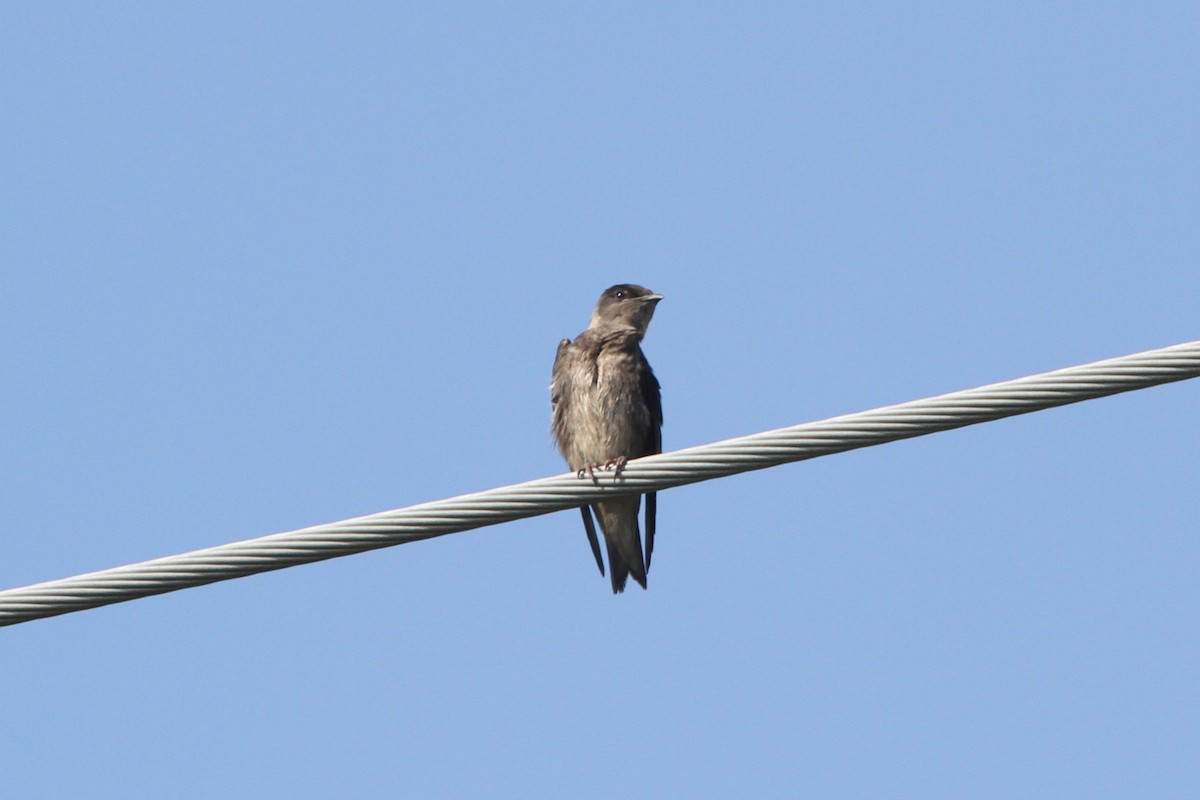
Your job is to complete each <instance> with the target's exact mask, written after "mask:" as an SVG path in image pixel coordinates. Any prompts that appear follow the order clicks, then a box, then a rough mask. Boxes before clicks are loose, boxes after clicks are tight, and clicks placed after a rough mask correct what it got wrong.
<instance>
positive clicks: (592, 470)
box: [575, 461, 604, 486]
mask: <svg viewBox="0 0 1200 800" xmlns="http://www.w3.org/2000/svg"><path fill="white" fill-rule="evenodd" d="M603 466H604V465H603V464H601V463H600V462H599V461H593V462H592V463H590V464H585V465H584V466H583V467H581V468H580V469H579V471H578V472H576V473H575V477H577V478H582V477H583V476H584V474H585V473H586V474H587V476H588V477H589V478H591V479H592V485H594V486H599V485H600V480H599V479H598V478H597V477H596V470H598V469H600V468H601V467H603Z"/></svg>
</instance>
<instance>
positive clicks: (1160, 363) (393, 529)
mask: <svg viewBox="0 0 1200 800" xmlns="http://www.w3.org/2000/svg"><path fill="white" fill-rule="evenodd" d="M1198 376H1200V341H1196V342H1187V343H1184V344H1178V345H1174V346H1172V347H1164V348H1161V349H1159V350H1149V351H1146V352H1144V353H1135V354H1133V355H1128V356H1122V357H1119V358H1112V359H1107V360H1105V361H1097V362H1094V363H1091V364H1084V365H1082V366H1078V367H1068V368H1066V369H1060V370H1056V371H1054V372H1046V373H1042V374H1039V375H1031V376H1029V377H1025V378H1018V379H1016V380H1011V381H1005V382H1003V383H996V384H991V385H989V386H981V387H978V388H975V389H967V390H964V391H959V392H952V393H950V394H944V395H938V396H936V397H929V398H925V399H922V400H914V401H911V402H908V403H901V404H899V405H893V406H885V407H882V408H876V409H873V410H870V411H862V412H858V413H855V414H846V415H843V416H838V417H832V418H829V419H825V420H819V421H817V422H808V423H804V424H802V425H794V426H791V427H788V428H780V429H778V430H772V431H765V432H762V433H756V434H752V435H750V436H742V437H739V438H736V439H727V440H725V441H721V442H714V443H712V444H706V445H701V446H698V447H689V448H686V449H683V450H676V451H673V452H670V453H663V454H661V455H657V456H649V457H646V458H641V459H637V460H635V461H631V462H629V464H628V465H627V467H626V468H625V471H624V472H623V473H622V479H621V481H620V482H619V483H618V482H615V481H614V480H613V479H612V478H611V477H610V476H609V475H605V476H604V477H602V478H601V480H600V485H599V486H593V485H592V483H591V482H590V481H585V480H579V479H578V478H577V477H576V476H575V475H573V474H567V475H558V476H554V477H550V478H541V479H539V480H534V481H528V482H526V483H519V484H514V485H512V486H503V487H500V488H497V489H491V490H488V491H485V492H477V493H475V494H466V495H461V496H458V497H452V498H448V499H445V500H437V501H433V502H429V503H421V504H419V505H415V506H409V507H407V508H401V509H396V510H393V511H384V512H381V513H378V514H371V515H368V516H363V517H355V518H353V519H347V520H342V521H340V522H332V523H329V524H325V525H314V526H312V527H309V528H302V529H300V530H295V531H290V532H287V533H276V534H272V535H270V536H262V537H260V538H257V539H248V540H245V541H240V542H232V543H230V544H224V545H219V546H217V547H210V548H206V549H203V550H196V551H193V552H190V553H181V554H179V555H174V556H166V557H164V558H156V559H153V560H150V561H143V562H140V563H137V564H128V565H125V566H121V567H114V568H112V569H106V570H102V571H99V572H90V573H86V574H83V575H76V576H74V577H70V578H62V579H60V580H53V581H46V582H44V583H37V584H33V585H31V586H23V587H19V588H15V589H8V590H6V591H0V626H3V625H14V624H16V623H19V622H27V621H29V620H34V619H39V618H41V617H50V616H55V615H58V614H66V613H68V612H72V611H79V610H82V609H86V608H95V607H97V606H102V605H108V604H110V603H119V602H123V601H126V600H133V599H136V598H139V597H146V596H149V595H153V594H163V593H165V592H172V591H175V590H178V589H185V588H188V587H192V586H201V585H203V584H206V583H214V582H216V581H223V580H229V579H231V578H240V577H244V576H247V575H253V574H256V573H259V572H266V571H269V570H275V569H282V568H284V567H290V566H296V565H298V564H307V563H311V562H314V561H321V560H324V559H327V558H336V557H338V556H345V555H351V554H353V553H361V552H363V551H366V550H374V549H377V548H381V547H389V546H392V545H397V544H404V543H406V542H413V541H419V540H421V539H429V538H432V537H434V536H442V535H444V534H448V533H457V532H459V531H466V530H471V529H474V528H480V527H483V526H486V525H496V524H498V523H501V522H509V521H511V520H515V519H521V518H523V517H533V516H538V515H540V514H548V513H551V512H553V511H560V510H562V509H565V508H573V507H576V506H579V505H582V504H584V503H588V502H593V501H595V500H597V499H598V498H600V497H603V496H613V495H619V494H632V493H642V492H647V491H656V490H662V489H667V488H670V487H673V486H682V485H684V484H689V483H696V482H699V481H705V480H711V479H713V478H720V477H725V476H727V475H733V474H735V473H739V472H747V471H750V470H756V469H765V468H767V467H773V466H778V465H780V464H785V463H789V462H793V461H802V460H805V459H809V458H816V457H819V456H824V455H831V454H833V453H841V452H845V451H847V450H853V449H856V448H860V447H870V446H872V445H877V444H884V443H886V442H891V441H896V440H899V439H907V438H911V437H914V436H922V435H925V434H929V433H936V432H938V431H944V430H950V429H952V428H959V427H963V426H965V425H973V424H976V423H980V422H989V421H991V420H995V419H1000V418H1003V417H1008V416H1013V415H1016V414H1025V413H1029V412H1031V411H1039V410H1042V409H1046V408H1051V407H1054V406H1061V405H1067V404H1069V403H1076V402H1079V401H1082V400H1090V399H1093V398H1096V397H1103V396H1106V395H1111V394H1117V393H1120V392H1127V391H1131V390H1134V389H1142V388H1146V387H1149V386H1155V385H1157V384H1162V383H1169V382H1172V381H1180V380H1185V379H1187V378H1195V377H1198Z"/></svg>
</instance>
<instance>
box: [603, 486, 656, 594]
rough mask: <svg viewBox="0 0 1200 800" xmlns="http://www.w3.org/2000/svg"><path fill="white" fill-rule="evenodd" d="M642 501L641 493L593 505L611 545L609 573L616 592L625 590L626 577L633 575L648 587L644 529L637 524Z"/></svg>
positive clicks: (606, 540)
mask: <svg viewBox="0 0 1200 800" xmlns="http://www.w3.org/2000/svg"><path fill="white" fill-rule="evenodd" d="M641 501H642V498H641V497H640V496H638V495H634V496H632V497H620V498H616V499H613V500H605V501H604V502H603V503H595V504H594V505H593V509H594V510H595V512H596V519H598V520H599V521H600V529H601V530H602V531H603V532H604V543H605V544H606V545H608V575H609V578H611V579H612V588H613V593H614V594H617V593H619V592H623V591H625V581H626V579H627V578H628V577H629V576H630V575H632V576H633V579H634V580H635V581H637V582H638V583H639V584H640V585H641V587H642V588H643V589H645V588H646V562H645V560H644V559H643V558H642V532H641V530H639V528H638V509H639V508H640V506H641V504H642V503H641Z"/></svg>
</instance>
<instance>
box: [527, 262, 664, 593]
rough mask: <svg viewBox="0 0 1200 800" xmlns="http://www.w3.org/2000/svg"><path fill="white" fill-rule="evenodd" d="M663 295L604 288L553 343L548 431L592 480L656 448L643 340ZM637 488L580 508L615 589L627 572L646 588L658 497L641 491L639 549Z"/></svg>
mask: <svg viewBox="0 0 1200 800" xmlns="http://www.w3.org/2000/svg"><path fill="white" fill-rule="evenodd" d="M662 299H663V296H662V295H661V294H655V293H654V292H652V291H650V290H649V289H646V288H645V287H643V286H638V285H636V284H632V283H619V284H617V285H616V286H611V287H609V288H608V289H605V290H604V293H603V294H601V295H600V300H599V302H597V303H596V309H595V311H593V312H592V317H591V321H590V322H589V323H588V326H587V330H585V331H584V332H583V333H581V334H579V335H578V336H576V337H575V340H574V341H572V340H570V339H563V340H562V341H561V342H559V344H558V351H557V353H556V355H555V358H554V369H553V370H552V376H551V382H550V407H551V426H550V428H551V434H552V435H553V437H554V440H555V443H556V444H557V445H558V450H559V452H560V453H562V456H563V458H564V459H566V462H567V466H568V467H570V469H572V470H573V471H575V472H576V474H577V475H579V477H580V478H582V477H584V475H587V476H589V477H590V478H591V479H592V482H593V483H598V481H597V479H596V470H597V469H614V468H615V472H614V473H613V477H614V479H616V478H619V477H620V474H621V470H622V469H623V468H624V466H625V463H626V461H628V460H630V459H634V458H641V457H642V456H648V455H653V454H655V453H661V452H662V422H663V415H662V393H661V390H660V389H659V385H658V379H657V378H655V377H654V371H653V370H652V369H651V368H650V362H648V361H647V360H646V356H645V354H644V353H642V347H641V343H642V339H643V338H644V337H645V335H646V328H647V327H648V326H649V325H650V318H651V317H653V316H654V309H655V308H656V307H657V306H658V303H659V301H660V300H662ZM641 499H642V498H641V495H626V496H623V497H614V498H612V499H611V500H602V501H597V502H594V503H591V504H590V505H584V506H581V507H580V512H581V513H582V516H583V527H584V532H585V533H586V534H587V538H588V543H589V544H590V545H591V548H592V555H593V556H595V559H596V566H597V567H599V568H600V574H601V575H604V561H603V560H602V559H601V557H600V543H599V541H598V540H597V538H596V528H595V526H594V524H593V522H592V515H593V514H595V518H596V520H597V521H598V522H599V523H600V531H601V532H602V533H603V534H604V542H605V545H606V549H607V550H608V572H609V578H610V580H611V582H612V590H613V594H618V593H620V592H623V591H625V583H626V580H627V578H628V577H629V576H630V575H632V576H633V579H634V580H635V581H637V582H638V584H640V585H641V587H642V588H643V589H645V588H646V572H647V570H649V568H650V557H651V555H652V554H653V552H654V533H655V515H656V512H657V510H658V509H657V501H656V497H655V494H654V492H648V493H647V494H646V549H645V557H644V558H643V555H642V552H643V551H642V543H641V533H640V531H639V530H638V510H639V508H640V506H641Z"/></svg>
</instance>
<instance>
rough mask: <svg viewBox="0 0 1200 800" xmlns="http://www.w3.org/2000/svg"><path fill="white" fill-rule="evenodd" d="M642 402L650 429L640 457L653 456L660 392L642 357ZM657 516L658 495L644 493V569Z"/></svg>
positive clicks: (658, 447)
mask: <svg viewBox="0 0 1200 800" xmlns="http://www.w3.org/2000/svg"><path fill="white" fill-rule="evenodd" d="M639 378H640V380H639V384H640V389H641V394H642V402H643V403H645V404H646V408H647V409H648V410H649V411H650V428H649V430H647V431H646V441H645V445H644V447H643V452H642V455H647V456H650V455H654V454H655V453H661V452H662V424H663V413H662V390H661V389H660V388H659V386H658V378H655V377H654V370H652V369H650V362H648V361H647V360H646V357H645V356H642V369H641V375H640V376H639ZM657 515H658V495H657V494H656V493H655V492H647V493H646V569H647V570H649V569H650V559H651V557H652V556H653V555H654V530H655V525H656V522H657V520H656V517H657Z"/></svg>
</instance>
